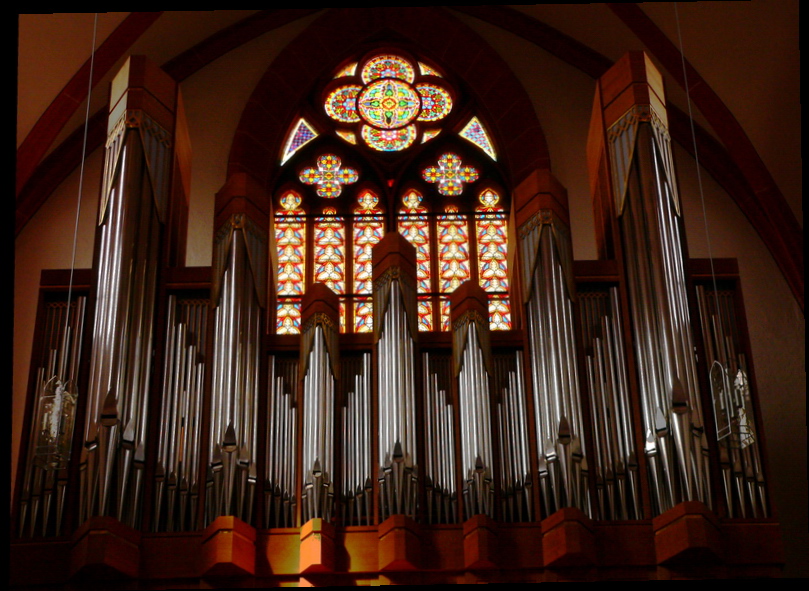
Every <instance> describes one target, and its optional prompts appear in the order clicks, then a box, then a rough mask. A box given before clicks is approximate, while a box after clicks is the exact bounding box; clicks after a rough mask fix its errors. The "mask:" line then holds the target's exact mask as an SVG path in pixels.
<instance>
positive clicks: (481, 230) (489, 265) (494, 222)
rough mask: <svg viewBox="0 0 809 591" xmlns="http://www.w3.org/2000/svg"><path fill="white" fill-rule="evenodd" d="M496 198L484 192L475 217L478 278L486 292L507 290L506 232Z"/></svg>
mask: <svg viewBox="0 0 809 591" xmlns="http://www.w3.org/2000/svg"><path fill="white" fill-rule="evenodd" d="M499 200H500V196H499V195H498V194H497V193H495V192H494V191H492V190H491V189H486V190H485V191H483V193H481V195H480V203H481V205H479V206H478V208H477V210H476V213H477V215H476V216H475V226H476V231H477V238H478V277H479V279H480V286H481V287H482V288H483V289H485V290H486V291H488V292H490V293H491V292H501V291H508V267H507V258H508V233H507V232H508V230H507V220H506V214H505V212H503V209H502V208H501V207H500V206H498V205H497V202H498V201H499Z"/></svg>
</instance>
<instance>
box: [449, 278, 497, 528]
mask: <svg viewBox="0 0 809 591" xmlns="http://www.w3.org/2000/svg"><path fill="white" fill-rule="evenodd" d="M486 301H487V300H486V292H484V291H483V289H482V288H480V287H479V286H477V285H474V284H473V283H472V282H469V281H467V282H464V283H463V284H461V286H460V287H458V289H456V290H455V291H454V292H453V293H452V296H451V302H452V303H451V305H452V359H453V364H452V365H453V375H454V376H455V377H456V378H457V380H458V412H459V413H460V424H461V433H460V437H461V458H460V460H459V461H458V464H459V465H458V468H459V469H460V473H461V478H462V482H463V507H464V517H465V518H467V519H468V518H470V517H472V516H474V515H481V514H483V515H488V516H489V517H491V518H494V515H495V511H494V489H495V483H494V474H495V466H494V452H495V450H494V443H493V434H492V411H491V386H490V376H491V375H492V354H491V347H490V344H489V319H488V313H487V305H486Z"/></svg>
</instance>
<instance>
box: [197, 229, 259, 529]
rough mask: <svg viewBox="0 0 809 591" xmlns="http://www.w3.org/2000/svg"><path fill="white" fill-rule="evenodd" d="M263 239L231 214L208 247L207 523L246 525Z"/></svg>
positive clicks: (251, 487)
mask: <svg viewBox="0 0 809 591" xmlns="http://www.w3.org/2000/svg"><path fill="white" fill-rule="evenodd" d="M266 268H267V234H266V232H265V231H264V230H263V228H261V227H259V226H258V225H257V224H255V223H254V222H253V221H252V220H251V219H250V218H249V217H248V216H247V215H246V214H243V213H234V214H232V215H231V216H230V217H229V218H228V219H227V220H226V221H225V223H224V224H223V225H222V226H221V227H220V229H219V231H218V232H217V234H216V237H215V245H214V269H213V274H214V283H213V293H212V296H213V297H212V300H213V305H214V306H215V308H214V328H213V330H214V338H213V348H212V358H213V362H212V363H213V368H212V378H211V417H210V429H209V432H208V439H209V441H208V444H209V450H210V452H209V453H210V457H209V460H208V473H209V477H208V479H209V480H212V490H211V494H209V495H208V496H207V497H206V504H207V511H206V517H207V519H208V520H209V521H210V520H212V519H215V518H216V517H218V516H220V515H235V516H237V517H239V518H240V519H242V520H244V521H245V522H247V523H250V522H251V521H252V510H253V501H254V496H255V485H256V458H257V447H258V416H257V412H258V398H259V369H260V358H259V354H260V343H261V326H262V319H263V302H264V300H265V294H264V290H265V289H266V287H265V285H266Z"/></svg>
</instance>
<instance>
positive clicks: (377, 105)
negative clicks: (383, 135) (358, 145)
mask: <svg viewBox="0 0 809 591" xmlns="http://www.w3.org/2000/svg"><path fill="white" fill-rule="evenodd" d="M356 105H357V111H359V113H360V115H361V116H362V118H363V119H365V121H367V122H368V123H370V124H371V125H373V126H374V127H379V128H382V129H397V128H399V127H404V126H405V125H407V124H408V123H410V122H411V121H413V119H415V118H416V117H417V116H418V114H419V108H420V106H421V101H420V100H419V95H418V93H416V90H415V89H414V88H413V87H412V86H410V85H409V84H407V83H406V82H403V81H401V80H394V79H391V78H385V79H382V80H377V81H375V82H372V83H371V84H369V85H368V86H366V87H365V88H363V89H362V92H360V94H359V96H358V97H357V100H356Z"/></svg>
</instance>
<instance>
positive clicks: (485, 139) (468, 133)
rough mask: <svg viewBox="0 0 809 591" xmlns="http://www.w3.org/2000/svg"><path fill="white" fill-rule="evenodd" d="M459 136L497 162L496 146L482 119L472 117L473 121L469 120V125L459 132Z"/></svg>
mask: <svg viewBox="0 0 809 591" xmlns="http://www.w3.org/2000/svg"><path fill="white" fill-rule="evenodd" d="M458 135H460V136H461V137H462V138H464V139H466V140H469V141H470V142H472V143H473V144H475V145H476V146H477V147H478V148H480V149H481V150H483V151H484V152H486V154H487V155H488V156H489V158H491V159H492V160H497V153H496V152H495V151H494V145H493V144H492V141H491V139H490V138H489V134H488V132H487V131H486V128H485V127H483V124H482V123H481V122H480V119H478V118H477V117H472V119H470V120H469V123H467V124H466V125H465V126H464V128H463V129H462V130H461V131H460V132H458Z"/></svg>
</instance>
